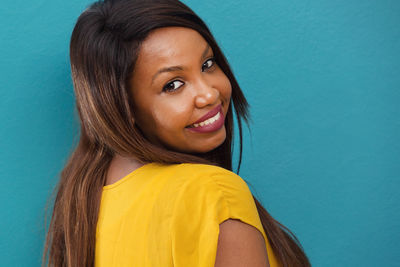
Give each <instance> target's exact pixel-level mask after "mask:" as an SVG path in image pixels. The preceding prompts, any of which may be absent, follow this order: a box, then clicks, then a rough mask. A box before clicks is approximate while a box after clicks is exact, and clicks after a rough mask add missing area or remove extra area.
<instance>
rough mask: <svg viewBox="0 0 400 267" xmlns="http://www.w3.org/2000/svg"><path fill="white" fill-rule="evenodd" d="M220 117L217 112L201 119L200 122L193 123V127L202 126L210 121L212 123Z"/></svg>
mask: <svg viewBox="0 0 400 267" xmlns="http://www.w3.org/2000/svg"><path fill="white" fill-rule="evenodd" d="M220 117H221V113H220V112H218V113H217V114H216V115H215V116H214V117H211V118H209V119H207V120H205V121H202V122H200V123H195V124H193V127H199V126H204V125H209V124H211V123H214V122H215V121H216V120H218V119H219V118H220Z"/></svg>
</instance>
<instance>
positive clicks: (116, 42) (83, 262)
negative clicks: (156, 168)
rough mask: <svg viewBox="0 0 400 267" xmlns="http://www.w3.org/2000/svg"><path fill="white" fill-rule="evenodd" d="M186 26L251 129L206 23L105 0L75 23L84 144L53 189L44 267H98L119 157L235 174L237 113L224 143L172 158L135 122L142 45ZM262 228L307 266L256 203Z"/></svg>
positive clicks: (287, 256) (73, 50) (134, 1)
mask: <svg viewBox="0 0 400 267" xmlns="http://www.w3.org/2000/svg"><path fill="white" fill-rule="evenodd" d="M168 26H180V27H187V28H191V29H194V30H196V31H197V32H199V33H200V34H201V35H202V36H203V38H204V39H205V40H206V41H207V42H208V44H209V45H210V47H211V48H212V50H213V51H214V55H215V58H216V62H217V64H218V65H219V66H220V68H221V69H222V70H223V71H224V73H225V74H226V76H227V77H228V78H229V80H230V82H231V85H232V98H231V103H233V107H234V109H235V113H236V120H237V123H238V129H239V141H240V147H239V164H238V169H237V171H239V169H240V164H241V158H242V120H243V121H245V122H246V123H247V125H248V119H249V115H248V107H249V105H248V103H247V101H246V99H245V97H244V95H243V93H242V91H241V89H240V87H239V85H238V83H237V81H236V79H235V77H234V75H233V73H232V71H231V68H230V67H229V64H228V62H227V60H226V58H225V56H224V55H223V53H222V51H221V49H220V48H219V46H218V45H217V43H216V41H215V39H214V37H213V36H212V34H211V32H210V30H209V29H208V27H207V26H206V25H205V23H204V22H203V21H202V20H201V19H200V18H199V17H198V16H197V15H196V14H195V13H194V12H193V11H192V10H191V9H190V8H189V7H187V6H186V5H184V4H183V3H181V2H179V1H178V0H140V1H139V0H104V1H98V2H95V3H93V4H91V5H90V6H89V8H87V9H86V10H85V11H84V12H83V13H82V14H81V15H80V16H79V18H78V20H77V23H76V25H75V27H74V30H73V32H72V36H71V42H70V62H71V71H72V79H73V85H74V91H75V96H76V106H77V110H78V114H79V118H80V131H81V132H80V139H79V143H78V144H77V146H76V148H75V150H74V151H73V153H72V155H71V156H70V158H69V160H68V162H67V164H66V166H65V167H64V169H63V170H62V172H61V178H60V181H59V183H58V185H57V187H56V188H55V189H54V193H55V194H56V197H55V200H54V207H53V213H52V216H51V221H50V225H49V229H48V233H47V236H46V243H45V248H44V251H43V261H42V265H43V266H57V267H58V266H73V267H80V266H93V265H94V252H95V235H96V225H97V219H98V217H97V216H98V212H99V205H100V198H101V193H102V187H103V186H104V184H105V179H106V173H107V169H108V167H109V165H110V162H111V159H112V158H113V156H114V155H115V154H116V153H117V154H120V155H122V156H125V157H134V158H136V159H138V160H139V161H140V162H142V163H150V162H160V163H167V164H172V163H205V164H212V165H217V166H220V167H223V168H225V169H228V170H232V151H233V143H232V138H233V112H232V105H229V110H228V112H227V115H226V121H225V127H226V140H225V141H224V142H223V144H221V145H220V146H219V147H217V148H216V149H214V150H212V151H209V152H207V153H203V154H185V153H180V152H176V151H169V150H165V149H163V148H160V147H158V146H155V145H153V144H152V143H150V142H149V141H148V140H147V139H146V137H145V136H143V135H142V133H141V131H140V129H138V128H137V126H136V125H135V124H134V123H133V121H132V118H134V114H133V106H132V97H131V93H130V89H131V88H130V87H129V82H128V81H129V80H130V78H131V77H132V73H133V71H134V65H135V61H136V58H137V55H138V51H139V49H140V44H141V43H142V42H143V40H144V39H145V38H146V36H148V34H149V33H150V32H151V31H152V30H154V29H157V28H161V27H168ZM254 200H255V203H256V206H257V209H258V212H259V215H260V218H261V222H262V225H263V228H264V230H265V232H266V234H267V236H268V238H269V241H270V243H271V247H272V249H273V251H274V253H275V255H276V256H277V259H278V260H279V261H280V263H281V265H282V266H291V267H293V266H310V263H309V261H308V259H307V256H306V255H305V253H304V252H303V249H302V248H301V245H300V244H299V242H298V240H297V239H296V237H295V236H294V235H293V234H292V233H291V232H290V231H289V230H288V229H287V228H286V227H284V226H283V225H281V224H280V223H279V222H277V221H276V220H274V219H273V218H272V217H271V216H270V215H269V214H268V212H267V211H266V210H265V209H264V208H263V206H262V205H261V204H260V202H258V201H257V199H256V198H255V197H254Z"/></svg>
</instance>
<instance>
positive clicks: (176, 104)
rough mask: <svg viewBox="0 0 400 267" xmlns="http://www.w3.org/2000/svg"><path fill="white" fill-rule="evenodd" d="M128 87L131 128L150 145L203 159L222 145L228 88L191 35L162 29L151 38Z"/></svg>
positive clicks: (181, 30) (210, 53)
mask: <svg viewBox="0 0 400 267" xmlns="http://www.w3.org/2000/svg"><path fill="white" fill-rule="evenodd" d="M130 82H131V88H132V89H131V90H132V95H133V102H134V116H135V123H136V125H137V126H138V127H139V128H140V129H141V130H142V131H143V133H144V135H145V136H146V137H147V138H148V139H149V140H150V141H151V142H152V143H154V144H156V145H159V146H161V147H165V148H167V149H170V150H175V151H181V152H186V153H203V152H208V151H210V150H212V149H214V148H216V147H218V146H219V145H221V144H222V143H223V141H224V140H225V138H226V130H225V124H224V120H225V115H226V113H227V111H228V107H229V102H230V98H231V91H232V87H231V84H230V81H229V79H228V78H227V77H226V75H225V74H224V72H223V71H222V70H221V69H220V68H219V66H218V65H217V64H216V62H215V60H214V55H213V51H212V49H211V47H210V46H209V45H208V43H207V42H206V41H205V40H204V39H203V37H202V36H201V35H200V34H199V33H198V32H197V31H195V30H192V29H189V28H183V27H167V28H160V29H156V30H154V31H153V32H151V33H150V35H149V36H148V37H147V38H146V39H145V41H144V42H143V43H142V45H141V48H140V51H139V55H138V58H137V61H136V65H135V70H134V73H133V77H132V79H131V81H130ZM204 116H205V117H204ZM195 123H196V124H195Z"/></svg>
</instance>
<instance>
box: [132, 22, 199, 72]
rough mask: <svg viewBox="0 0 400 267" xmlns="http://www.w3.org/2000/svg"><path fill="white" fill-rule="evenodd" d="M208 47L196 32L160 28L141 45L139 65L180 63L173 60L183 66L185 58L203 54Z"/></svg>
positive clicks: (181, 28) (174, 28) (176, 28)
mask: <svg viewBox="0 0 400 267" xmlns="http://www.w3.org/2000/svg"><path fill="white" fill-rule="evenodd" d="M206 46H207V42H206V41H205V40H204V38H203V37H202V36H201V35H200V34H199V33H198V32H197V31H195V30H192V29H189V28H183V27H166V28H160V29H156V30H154V31H153V32H151V33H150V34H149V35H148V37H147V38H146V39H145V40H144V41H143V43H142V44H141V48H140V50H139V55H138V63H151V65H153V64H155V65H158V64H162V63H169V64H174V63H178V62H171V60H173V61H174V59H176V60H177V61H178V60H179V64H182V63H184V62H182V60H183V59H184V58H186V57H188V56H197V53H200V54H201V52H202V51H203V50H204V49H205V47H206ZM197 51H199V52H197ZM166 61H167V62H166ZM139 65H140V64H139ZM153 66H154V65H153Z"/></svg>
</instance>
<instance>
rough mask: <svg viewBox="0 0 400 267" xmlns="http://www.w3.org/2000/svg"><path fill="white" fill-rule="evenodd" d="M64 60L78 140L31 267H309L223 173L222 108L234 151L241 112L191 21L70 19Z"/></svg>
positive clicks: (227, 150)
mask: <svg viewBox="0 0 400 267" xmlns="http://www.w3.org/2000/svg"><path fill="white" fill-rule="evenodd" d="M70 59H71V70H72V78H73V82H74V90H75V96H76V104H77V109H78V112H79V118H80V123H81V135H80V141H79V144H78V146H77V147H76V149H75V151H74V152H73V154H72V155H71V157H70V159H69V161H68V163H67V165H66V166H65V168H64V170H63V171H62V173H61V179H60V182H59V185H58V187H57V189H56V193H57V197H56V199H55V202H54V209H53V214H52V219H51V223H50V227H49V231H48V235H47V239H46V246H45V250H44V253H43V265H49V266H73V267H79V266H107V267H109V266H141V267H146V266H157V267H158V266H166V267H168V266H177V267H184V266H198V267H203V266H217V267H225V266H230V267H236V266H254V267H258V266H271V267H274V266H291V267H293V266H310V263H309V261H308V259H307V257H306V255H305V254H304V252H303V250H302V248H301V246H300V244H299V243H298V241H297V239H296V238H295V237H294V236H293V235H292V234H291V233H290V231H289V230H288V229H287V228H285V227H284V226H282V225H281V224H279V223H278V222H277V221H275V220H274V219H273V218H272V217H271V216H270V215H269V214H268V212H267V211H266V210H265V209H264V208H263V207H262V205H261V204H260V203H259V202H258V201H257V200H256V198H254V197H253V195H252V193H251V192H250V190H249V188H248V186H247V184H246V182H245V181H244V179H242V178H241V177H240V176H238V175H237V174H235V173H233V172H232V145H233V144H232V137H233V128H234V127H233V111H232V109H233V108H234V109H235V111H236V116H237V121H238V124H239V125H238V129H239V137H240V147H241V146H242V140H241V139H242V128H241V125H242V124H241V123H242V120H245V121H246V122H247V118H248V111H247V109H248V104H247V101H246V99H245V97H244V95H243V93H242V91H241V89H240V87H239V85H238V83H237V81H236V79H235V77H234V75H233V74H232V71H231V69H230V67H229V64H228V62H227V61H226V58H225V57H224V55H223V53H222V51H221V49H220V48H219V47H218V45H217V43H216V42H215V39H214V38H213V36H212V34H211V32H210V31H209V29H208V28H207V26H206V25H205V24H204V22H203V21H202V20H201V19H200V18H199V17H198V16H197V15H196V14H194V13H193V11H192V10H190V9H189V8H188V7H187V6H186V5H184V4H183V3H181V2H179V1H176V0H151V1H149V0H146V1H145V0H105V1H98V2H95V3H93V4H92V5H91V6H90V7H89V8H88V9H86V10H85V11H84V12H83V13H82V14H81V15H80V17H79V18H78V21H77V23H76V25H75V28H74V30H73V33H72V37H71V43H70ZM240 157H241V149H240ZM239 168H240V161H239V166H238V169H239Z"/></svg>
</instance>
